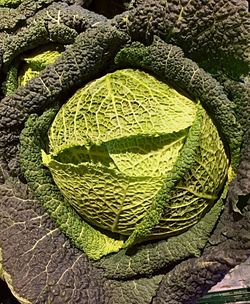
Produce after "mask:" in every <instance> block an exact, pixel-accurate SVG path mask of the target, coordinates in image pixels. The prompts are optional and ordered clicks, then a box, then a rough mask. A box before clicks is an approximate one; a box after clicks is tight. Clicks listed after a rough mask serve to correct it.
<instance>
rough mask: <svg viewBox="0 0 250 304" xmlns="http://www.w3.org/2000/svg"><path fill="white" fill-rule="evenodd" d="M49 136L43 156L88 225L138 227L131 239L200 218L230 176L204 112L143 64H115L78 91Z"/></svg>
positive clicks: (120, 229)
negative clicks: (131, 66)
mask: <svg viewBox="0 0 250 304" xmlns="http://www.w3.org/2000/svg"><path fill="white" fill-rule="evenodd" d="M145 96H147V97H146V98H145ZM196 112H197V114H196ZM192 125H193V126H192ZM190 126H192V127H191V128H190ZM49 138H50V142H49V145H50V155H47V154H45V153H43V162H44V163H45V165H46V166H48V167H49V169H50V170H51V173H52V176H53V179H54V181H55V183H56V184H57V186H58V187H59V189H60V190H61V191H62V193H63V195H64V197H65V198H66V199H67V200H68V202H69V203H70V204H72V205H73V207H74V208H75V209H76V210H77V211H78V212H79V213H80V214H81V215H82V216H83V217H84V218H85V219H86V220H87V221H88V222H90V223H91V224H93V225H95V226H98V227H100V228H102V229H107V230H110V231H111V232H116V233H120V234H122V235H130V234H132V235H131V236H130V238H129V240H128V241H127V242H126V244H125V246H131V245H132V244H133V243H134V242H136V241H137V240H138V239H139V240H145V239H148V238H151V239H152V238H155V237H157V238H159V237H166V236H168V235H172V234H176V233H181V232H182V231H184V230H186V229H187V228H188V227H190V226H192V225H194V224H195V223H197V221H198V220H199V219H200V218H201V216H202V215H203V214H204V212H205V211H206V210H207V209H208V208H209V206H211V204H213V202H214V201H215V200H216V199H217V198H218V193H219V191H220V190H221V188H222V186H223V183H224V181H225V178H226V176H227V168H228V161H227V157H226V155H225V152H224V148H223V144H222V142H221V140H220V138H219V135H218V132H217V131H216V128H215V127H214V125H213V124H212V122H211V120H210V119H209V118H208V116H207V115H206V114H205V112H204V111H203V110H202V109H200V107H199V106H197V105H195V103H194V102H193V101H191V100H190V99H188V98H187V97H184V96H183V95H181V94H179V93H178V92H176V91H175V90H174V89H172V88H170V87H169V86H167V85H166V84H164V83H162V82H160V81H158V80H156V79H155V78H154V77H152V76H150V75H148V74H145V73H143V72H140V71H134V70H120V71H116V72H114V73H112V74H107V75H106V76H104V77H102V78H100V79H98V80H96V81H94V82H92V83H90V84H89V85H87V86H86V87H84V88H83V89H81V90H79V91H78V92H77V93H76V94H75V95H74V96H73V97H72V98H71V99H70V100H69V101H68V102H67V103H66V104H65V105H64V106H63V107H62V108H61V109H60V111H59V112H58V114H57V116H56V118H55V120H54V122H53V123H52V126H51V128H50V134H49ZM208 138H210V140H208ZM214 163H216V164H218V165H217V166H218V167H217V168H214Z"/></svg>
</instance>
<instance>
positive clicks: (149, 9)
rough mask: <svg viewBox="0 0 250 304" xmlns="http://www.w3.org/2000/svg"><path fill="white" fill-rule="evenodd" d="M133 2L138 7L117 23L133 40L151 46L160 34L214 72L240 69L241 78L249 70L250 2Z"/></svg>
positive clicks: (118, 17)
mask: <svg viewBox="0 0 250 304" xmlns="http://www.w3.org/2000/svg"><path fill="white" fill-rule="evenodd" d="M131 2H132V4H133V3H135V5H134V7H135V8H134V9H131V10H130V11H127V12H125V13H123V14H121V15H118V16H117V17H115V18H114V20H113V23H114V24H115V25H116V27H117V28H119V29H120V30H123V31H124V32H127V33H129V35H130V36H131V37H132V39H133V40H135V41H137V40H139V41H142V42H144V43H147V44H148V43H150V42H151V41H152V38H153V36H154V35H157V36H159V37H161V38H162V39H163V40H164V41H166V42H168V43H171V44H175V45H177V46H180V47H181V48H182V49H183V51H184V53H185V55H186V56H187V57H190V58H191V59H193V60H194V61H196V62H197V63H202V64H204V65H206V66H210V67H211V68H212V69H213V70H222V71H223V72H225V70H226V71H227V73H229V74H230V73H231V72H234V73H235V72H236V71H234V70H235V68H236V67H237V69H238V71H237V73H238V74H239V75H240V74H241V73H247V72H248V71H249V67H250V54H249V49H250V17H249V11H248V7H249V3H248V1H247V0H233V1H228V0H191V1H187V0H180V1H176V0H168V1H167V0H162V1H161V0H160V1H155V0H146V1H141V0H139V1H131ZM208 63H209V64H208Z"/></svg>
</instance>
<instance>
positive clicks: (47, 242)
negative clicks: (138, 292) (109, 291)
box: [0, 167, 104, 304]
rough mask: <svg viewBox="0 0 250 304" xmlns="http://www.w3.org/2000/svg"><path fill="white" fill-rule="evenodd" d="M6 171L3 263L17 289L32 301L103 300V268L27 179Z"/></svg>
mask: <svg viewBox="0 0 250 304" xmlns="http://www.w3.org/2000/svg"><path fill="white" fill-rule="evenodd" d="M1 169H2V170H3V167H1ZM1 172H3V171H1ZM5 177H6V182H5V183H4V184H1V185H0V197H1V200H0V227H1V234H0V244H1V251H0V253H1V255H0V257H1V259H2V261H0V264H1V263H2V266H3V269H4V273H3V276H4V279H5V280H6V281H7V283H8V284H9V286H10V287H11V288H12V292H13V293H14V295H15V296H16V297H17V298H19V300H21V299H20V298H24V299H26V302H25V303H32V304H41V303H53V304H62V303H69V304H77V303H80V304H85V303H91V304H97V303H103V302H104V293H103V289H102V286H103V283H104V280H103V277H102V273H101V271H99V270H97V269H95V268H93V267H92V265H91V263H90V261H89V260H88V259H87V258H86V256H85V255H84V254H83V253H81V252H79V251H78V250H76V249H74V248H73V247H71V245H70V243H69V241H68V239H67V238H66V237H65V236H64V235H63V234H62V233H61V232H60V230H59V229H58V228H57V227H56V226H55V225H54V224H53V223H52V222H51V219H50V218H49V216H48V215H47V214H46V213H45V211H44V209H43V208H42V207H41V206H40V204H39V203H38V202H37V201H36V200H35V199H34V197H33V195H32V194H31V192H30V190H29V189H28V188H27V186H26V185H24V184H21V183H20V182H19V181H18V180H17V179H12V178H8V177H7V176H5ZM27 300H28V301H29V302H27Z"/></svg>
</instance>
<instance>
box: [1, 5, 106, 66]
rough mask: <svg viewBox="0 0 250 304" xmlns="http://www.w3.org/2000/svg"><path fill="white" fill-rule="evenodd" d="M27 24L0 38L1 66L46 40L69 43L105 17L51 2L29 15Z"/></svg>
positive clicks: (6, 64) (78, 7)
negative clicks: (30, 17)
mask: <svg viewBox="0 0 250 304" xmlns="http://www.w3.org/2000/svg"><path fill="white" fill-rule="evenodd" d="M31 21H32V22H30V24H29V25H28V26H27V27H23V28H21V29H20V30H19V31H18V32H17V33H16V34H15V35H11V36H9V37H8V38H7V39H4V41H3V49H4V54H3V62H4V69H5V70H8V69H9V66H10V65H11V64H12V61H13V60H14V59H15V58H16V57H18V56H19V55H20V54H22V53H23V52H25V51H27V50H30V49H35V48H36V47H39V46H41V45H45V44H46V43H53V42H56V43H59V44H71V43H73V42H74V40H75V38H76V36H77V35H78V33H80V32H84V31H86V30H87V29H89V28H91V27H92V25H93V24H95V23H98V22H102V21H105V18H104V17H102V16H99V15H96V14H94V13H92V12H89V11H87V10H85V9H83V8H82V7H80V6H75V5H74V6H68V5H62V4H60V3H54V4H52V5H50V6H49V7H48V8H46V9H43V10H41V11H39V12H38V13H37V14H35V15H34V16H33V17H32V20H31Z"/></svg>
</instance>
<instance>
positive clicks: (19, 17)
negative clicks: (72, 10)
mask: <svg viewBox="0 0 250 304" xmlns="http://www.w3.org/2000/svg"><path fill="white" fill-rule="evenodd" d="M20 2H21V3H20V5H18V7H17V8H7V7H1V8H0V16H1V19H0V30H1V31H2V30H6V31H7V32H8V33H10V34H11V33H15V32H16V31H17V30H18V29H20V28H22V27H23V26H26V25H28V24H29V23H30V22H32V17H33V16H34V15H35V14H36V13H37V12H38V11H40V10H42V9H44V8H47V7H48V6H50V5H51V4H53V3H58V2H59V3H63V4H68V5H72V4H79V5H82V6H83V7H87V6H88V5H89V3H90V2H91V0H82V1H81V0H80V1H79V0H36V1H34V0H24V1H20Z"/></svg>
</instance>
